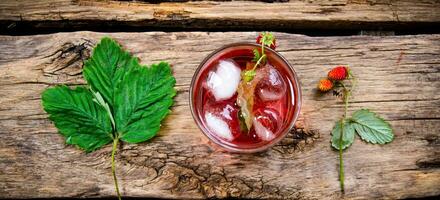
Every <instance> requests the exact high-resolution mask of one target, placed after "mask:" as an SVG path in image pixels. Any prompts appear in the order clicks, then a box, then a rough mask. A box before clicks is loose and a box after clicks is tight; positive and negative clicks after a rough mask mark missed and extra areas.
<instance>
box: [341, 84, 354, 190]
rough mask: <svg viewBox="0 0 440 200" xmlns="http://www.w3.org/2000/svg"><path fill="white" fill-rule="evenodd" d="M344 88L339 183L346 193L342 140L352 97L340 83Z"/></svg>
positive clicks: (343, 86)
mask: <svg viewBox="0 0 440 200" xmlns="http://www.w3.org/2000/svg"><path fill="white" fill-rule="evenodd" d="M340 84H341V86H342V88H343V89H344V116H343V119H342V123H341V135H340V136H339V183H340V185H341V192H344V160H343V157H342V151H343V149H342V139H343V137H344V132H345V131H344V127H345V122H346V121H347V120H348V117H347V112H348V99H349V97H350V95H351V90H348V89H347V87H345V85H344V83H342V82H340Z"/></svg>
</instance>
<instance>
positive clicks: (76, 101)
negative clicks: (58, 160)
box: [42, 86, 112, 152]
mask: <svg viewBox="0 0 440 200" xmlns="http://www.w3.org/2000/svg"><path fill="white" fill-rule="evenodd" d="M93 98H94V96H93V94H92V93H91V92H90V91H89V90H87V89H86V88H84V87H77V88H75V89H73V90H72V89H70V88H69V87H67V86H56V87H54V88H50V89H47V90H45V91H44V92H43V94H42V101H43V108H44V110H45V111H46V112H47V113H48V114H49V119H51V120H52V121H53V122H54V123H55V126H56V127H57V128H58V130H59V132H60V133H61V134H62V135H64V136H65V137H66V143H67V144H73V145H77V146H78V147H80V148H81V149H84V150H85V151H86V152H91V151H94V150H96V149H98V148H100V147H102V146H103V145H106V144H108V143H110V142H111V141H112V125H111V122H110V118H109V117H108V115H107V113H106V111H105V109H104V108H103V107H102V106H100V105H98V104H97V103H95V102H93Z"/></svg>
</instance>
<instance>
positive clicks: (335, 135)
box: [331, 120, 354, 150]
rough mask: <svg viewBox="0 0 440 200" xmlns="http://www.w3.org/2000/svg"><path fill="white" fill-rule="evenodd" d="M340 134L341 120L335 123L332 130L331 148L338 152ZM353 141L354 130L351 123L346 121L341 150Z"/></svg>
mask: <svg viewBox="0 0 440 200" xmlns="http://www.w3.org/2000/svg"><path fill="white" fill-rule="evenodd" d="M341 132H342V120H339V121H337V122H336V124H335V126H334V127H333V130H332V139H331V142H332V147H333V148H335V149H338V150H339V146H340V142H339V141H340V136H341ZM353 141H354V129H353V126H352V123H351V122H349V121H347V122H345V123H344V134H343V137H342V149H345V148H347V147H349V146H350V145H351V144H352V143H353Z"/></svg>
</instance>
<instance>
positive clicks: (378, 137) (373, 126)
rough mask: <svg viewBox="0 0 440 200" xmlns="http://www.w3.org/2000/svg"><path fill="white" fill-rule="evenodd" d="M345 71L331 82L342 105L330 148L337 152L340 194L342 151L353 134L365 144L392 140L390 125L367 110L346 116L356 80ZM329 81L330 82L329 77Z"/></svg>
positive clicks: (342, 168) (349, 142)
mask: <svg viewBox="0 0 440 200" xmlns="http://www.w3.org/2000/svg"><path fill="white" fill-rule="evenodd" d="M345 69H346V70H347V75H345V76H344V77H343V79H342V80H333V82H334V86H332V88H331V89H332V90H333V91H334V94H337V96H339V94H340V93H342V99H343V103H344V114H343V116H342V118H341V119H340V120H338V121H337V122H336V124H335V126H334V127H333V130H332V133H331V134H332V137H331V146H332V147H333V148H335V149H336V150H338V152H339V183H340V188H341V191H342V192H344V190H345V183H344V178H345V175H344V160H343V150H345V149H347V148H348V147H350V146H351V144H352V143H353V141H354V138H355V133H357V134H358V135H359V136H360V138H361V139H362V140H364V141H365V142H368V143H372V144H386V143H389V142H391V141H392V140H393V139H394V134H393V130H392V128H391V125H390V124H389V123H388V122H386V121H385V120H383V119H382V118H381V117H379V116H378V115H377V114H376V113H374V112H372V111H370V110H368V109H360V110H357V111H355V112H354V113H353V114H352V115H351V116H349V115H348V108H349V99H350V97H352V92H353V89H354V88H355V85H356V78H355V77H354V76H353V74H352V73H351V70H349V69H348V67H346V68H345ZM329 79H330V80H332V78H331V77H330V75H329ZM338 88H341V91H338V90H337V89H338Z"/></svg>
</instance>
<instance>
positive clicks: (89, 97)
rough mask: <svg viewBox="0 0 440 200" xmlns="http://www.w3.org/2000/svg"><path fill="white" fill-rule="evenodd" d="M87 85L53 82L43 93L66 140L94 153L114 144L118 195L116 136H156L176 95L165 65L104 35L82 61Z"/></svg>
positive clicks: (142, 138) (137, 140)
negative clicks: (142, 58)
mask: <svg viewBox="0 0 440 200" xmlns="http://www.w3.org/2000/svg"><path fill="white" fill-rule="evenodd" d="M83 75H84V78H85V79H86V80H87V84H88V85H86V86H78V87H76V88H75V89H71V88H69V87H67V86H64V85H61V86H55V87H53V88H49V89H46V90H45V91H44V92H43V94H42V103H43V107H44V110H45V111H46V112H47V113H48V114H49V119H51V120H52V121H53V122H54V123H55V126H56V127H57V128H58V131H59V133H60V134H62V135H63V136H65V137H66V143H67V144H72V145H76V146H78V147H79V148H81V149H83V150H84V151H86V152H87V153H88V152H92V151H95V150H97V149H99V148H101V147H102V146H104V145H106V144H109V143H111V142H113V148H112V153H111V168H112V175H113V179H114V183H115V190H116V193H117V195H118V198H119V199H121V194H120V192H119V186H118V181H117V178H116V168H115V153H116V150H117V146H118V143H119V140H122V141H124V142H127V143H140V142H144V141H147V140H149V139H151V138H152V137H154V136H155V135H156V134H157V132H158V131H159V129H160V126H161V124H160V123H161V121H162V120H163V119H164V118H165V117H166V116H167V115H168V113H170V112H171V111H170V110H169V108H170V107H171V105H172V104H173V97H174V96H175V94H176V90H175V89H174V84H175V82H176V80H175V78H174V77H173V75H172V73H171V68H170V65H169V64H168V63H165V62H161V63H159V64H153V65H151V66H150V67H146V66H142V65H141V64H139V61H138V58H136V57H133V56H131V55H130V54H129V53H128V52H126V51H125V50H123V49H122V48H121V47H120V46H119V45H118V44H117V43H116V42H115V41H114V40H112V39H110V38H107V37H104V38H103V39H102V40H101V42H100V43H99V44H98V45H97V46H96V47H95V48H94V49H93V54H92V56H91V57H90V59H89V60H87V61H86V62H85V63H84V69H83Z"/></svg>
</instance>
